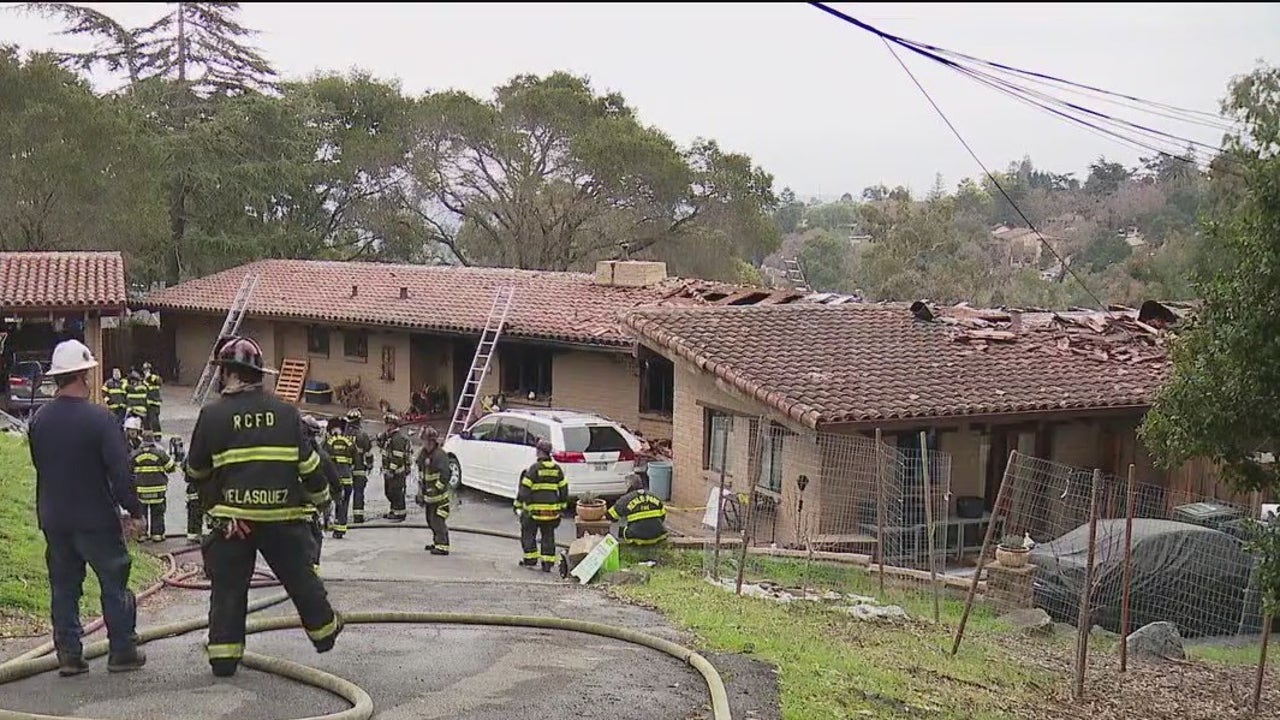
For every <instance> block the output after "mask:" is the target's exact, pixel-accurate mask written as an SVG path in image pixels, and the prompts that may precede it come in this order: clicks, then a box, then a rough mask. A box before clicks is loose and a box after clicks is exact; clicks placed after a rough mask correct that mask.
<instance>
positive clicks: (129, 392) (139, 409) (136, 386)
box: [124, 370, 147, 429]
mask: <svg viewBox="0 0 1280 720" xmlns="http://www.w3.org/2000/svg"><path fill="white" fill-rule="evenodd" d="M124 400H125V405H126V412H127V413H128V414H129V415H136V416H138V417H140V418H142V425H143V428H144V429H145V428H146V424H147V423H146V418H147V383H146V382H144V381H143V379H142V375H141V374H140V373H139V372H138V371H137V370H134V371H133V372H131V373H129V380H128V381H127V382H126V384H125V393H124Z"/></svg>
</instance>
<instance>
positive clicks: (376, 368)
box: [276, 323, 410, 410]
mask: <svg viewBox="0 0 1280 720" xmlns="http://www.w3.org/2000/svg"><path fill="white" fill-rule="evenodd" d="M276 331H277V332H279V333H281V334H282V336H281V337H280V338H277V340H278V341H279V342H280V346H281V347H282V348H284V353H285V356H286V357H291V358H299V359H301V358H305V359H306V360H307V361H308V362H309V363H310V366H309V368H308V370H307V380H309V381H311V380H316V381H320V382H326V383H329V385H331V386H335V387H336V386H338V385H341V384H342V383H344V382H346V381H347V380H354V379H359V380H360V387H361V388H363V389H364V392H365V394H366V395H367V396H368V398H369V406H370V407H376V406H377V403H378V401H379V400H386V401H387V402H389V403H391V406H392V407H394V408H397V409H400V410H403V409H405V408H407V407H409V393H410V389H409V375H410V371H409V364H410V361H409V334H408V333H403V332H383V331H371V332H370V333H369V341H368V347H369V357H368V359H367V360H358V359H348V358H346V357H344V356H343V340H342V330H341V329H338V328H333V329H330V331H329V356H328V357H324V356H317V355H310V354H308V353H307V326H306V325H304V324H301V323H277V324H276ZM385 345H390V346H391V347H393V348H395V353H396V369H395V371H396V372H395V375H396V376H395V379H394V380H383V379H382V378H381V374H382V348H383V346H385Z"/></svg>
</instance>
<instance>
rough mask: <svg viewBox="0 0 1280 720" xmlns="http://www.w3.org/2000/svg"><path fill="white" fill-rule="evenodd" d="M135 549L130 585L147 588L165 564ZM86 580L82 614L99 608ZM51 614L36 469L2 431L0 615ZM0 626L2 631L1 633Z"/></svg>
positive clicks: (95, 592)
mask: <svg viewBox="0 0 1280 720" xmlns="http://www.w3.org/2000/svg"><path fill="white" fill-rule="evenodd" d="M132 551H133V559H134V562H133V574H132V577H131V584H132V585H133V587H134V588H135V589H137V588H142V587H146V586H147V585H149V584H151V583H153V582H155V580H156V578H158V577H159V575H160V573H161V571H162V569H163V563H162V562H161V561H160V560H159V559H158V558H156V557H155V556H153V555H150V554H147V553H145V552H142V551H140V550H138V549H137V547H136V546H134V547H133V548H132ZM88 575H89V578H88V579H87V580H86V581H85V584H84V589H85V596H84V599H83V600H82V601H81V609H82V612H83V613H84V615H85V617H88V616H96V615H97V614H98V613H99V612H100V606H99V603H98V583H97V582H96V580H95V579H94V578H93V573H92V572H89V573H88ZM3 614H13V615H27V616H34V617H36V618H40V619H43V618H47V617H48V615H49V577H48V572H47V570H46V568H45V563H44V538H43V537H42V536H41V535H40V530H39V528H38V527H37V525H36V511H35V471H34V470H33V469H32V467H31V461H30V456H29V455H28V453H27V446H26V444H25V443H24V442H23V440H22V439H21V438H17V437H14V436H11V435H7V434H4V435H0V616H3ZM3 629H4V628H3V627H2V626H0V632H2V631H3Z"/></svg>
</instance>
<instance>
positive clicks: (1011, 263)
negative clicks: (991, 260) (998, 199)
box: [991, 225, 1062, 270]
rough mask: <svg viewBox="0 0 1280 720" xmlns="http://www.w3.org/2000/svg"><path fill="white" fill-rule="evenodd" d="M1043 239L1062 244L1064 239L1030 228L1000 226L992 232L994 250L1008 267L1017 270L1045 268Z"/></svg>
mask: <svg viewBox="0 0 1280 720" xmlns="http://www.w3.org/2000/svg"><path fill="white" fill-rule="evenodd" d="M1041 237H1043V238H1044V240H1045V241H1047V242H1049V243H1060V242H1062V238H1059V237H1057V236H1054V235H1049V234H1047V233H1043V232H1042V233H1040V234H1038V235H1037V234H1036V232H1035V231H1034V230H1032V229H1030V228H1023V227H1016V228H1011V227H1009V226H1008V225H999V226H996V228H995V229H993V230H992V231H991V243H992V249H993V250H994V251H995V253H996V255H997V257H999V258H1000V259H1001V260H1002V261H1003V262H1004V263H1005V264H1006V265H1007V266H1008V267H1011V268H1014V269H1015V270H1016V269H1021V268H1032V269H1037V268H1040V267H1043V260H1044V257H1045V249H1044V243H1043V242H1041V241H1040V238H1041Z"/></svg>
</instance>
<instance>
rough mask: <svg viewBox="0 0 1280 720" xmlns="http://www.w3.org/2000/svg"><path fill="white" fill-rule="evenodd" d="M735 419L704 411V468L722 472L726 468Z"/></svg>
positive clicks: (724, 414)
mask: <svg viewBox="0 0 1280 720" xmlns="http://www.w3.org/2000/svg"><path fill="white" fill-rule="evenodd" d="M732 426H733V418H732V417H731V416H730V415H729V414H727V413H722V412H719V411H717V410H703V411H702V467H704V468H706V469H708V470H714V471H716V472H720V471H721V470H726V471H727V470H728V468H726V467H725V453H726V449H727V447H728V445H729V434H730V433H731V432H732V431H733V427H732Z"/></svg>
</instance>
